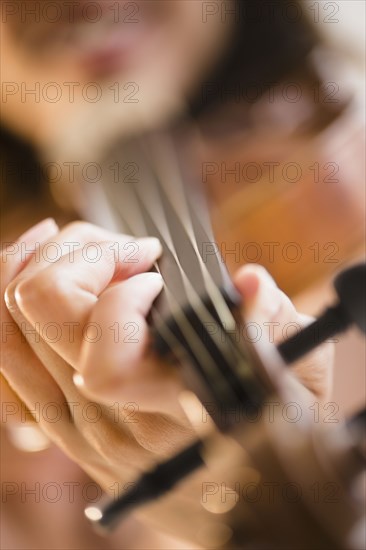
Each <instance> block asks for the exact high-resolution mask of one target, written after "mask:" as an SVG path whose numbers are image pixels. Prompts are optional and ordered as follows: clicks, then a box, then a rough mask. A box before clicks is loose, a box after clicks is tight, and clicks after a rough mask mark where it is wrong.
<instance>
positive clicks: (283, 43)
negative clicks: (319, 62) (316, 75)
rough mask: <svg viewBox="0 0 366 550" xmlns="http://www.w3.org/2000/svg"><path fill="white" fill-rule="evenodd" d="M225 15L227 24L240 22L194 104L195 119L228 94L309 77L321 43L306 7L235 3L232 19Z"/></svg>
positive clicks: (265, 0) (283, 0) (260, 0)
mask: <svg viewBox="0 0 366 550" xmlns="http://www.w3.org/2000/svg"><path fill="white" fill-rule="evenodd" d="M224 4H225V6H226V5H229V2H225V3H224ZM226 9H228V10H229V7H227V8H226V7H224V9H223V12H222V18H226V17H227V18H230V17H232V18H233V19H234V20H235V30H234V35H233V39H232V40H231V43H230V44H229V46H228V47H227V49H226V51H225V52H224V54H223V56H222V58H221V60H220V62H219V63H218V64H217V66H216V68H215V70H214V71H212V72H211V74H210V75H207V76H206V78H205V82H204V83H201V87H200V89H199V90H197V91H196V92H197V93H196V96H195V97H194V98H192V102H191V111H192V114H193V115H196V116H197V115H199V114H201V113H202V112H204V111H207V110H208V109H212V108H214V107H215V104H216V103H217V102H218V101H220V96H222V92H223V91H224V92H225V91H226V92H227V93H228V94H229V93H230V92H232V91H233V90H235V89H238V88H242V89H246V88H248V87H254V88H257V89H259V90H262V91H265V89H266V88H268V87H269V86H270V85H272V84H273V83H277V82H278V81H279V80H280V79H281V78H283V77H284V76H286V75H287V74H288V73H290V72H292V71H294V70H298V69H300V72H301V69H304V71H305V70H306V71H307V72H308V70H309V68H308V67H306V65H307V63H306V61H305V60H306V57H307V55H308V54H309V53H310V52H311V50H312V49H313V48H314V47H315V46H316V45H317V44H318V43H319V41H320V39H319V36H318V34H317V32H316V29H315V26H314V25H313V24H311V22H310V21H309V20H308V18H307V16H306V13H305V9H304V2H300V1H297V2H294V1H289V0H234V6H233V8H232V9H231V10H230V13H226ZM210 84H211V87H210Z"/></svg>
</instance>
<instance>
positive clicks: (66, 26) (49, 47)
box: [23, 9, 157, 74]
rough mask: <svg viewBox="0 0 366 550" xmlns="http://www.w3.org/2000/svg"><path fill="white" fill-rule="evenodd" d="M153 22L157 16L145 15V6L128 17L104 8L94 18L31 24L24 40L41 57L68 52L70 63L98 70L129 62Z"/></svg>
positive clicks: (154, 22) (26, 30)
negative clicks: (92, 20)
mask: <svg viewBox="0 0 366 550" xmlns="http://www.w3.org/2000/svg"><path fill="white" fill-rule="evenodd" d="M156 26H157V25H156V18H155V19H154V18H152V17H147V16H146V13H145V10H141V9H139V11H138V12H137V13H136V15H135V17H134V18H131V17H127V16H124V17H122V16H120V17H116V13H115V11H112V10H106V9H104V10H103V12H102V14H101V17H100V18H99V19H98V21H96V22H90V21H86V20H85V18H84V19H82V18H80V17H78V18H76V19H75V20H73V21H72V22H71V23H70V22H68V23H66V22H65V21H62V22H58V23H55V24H52V23H49V24H46V25H44V26H42V25H37V24H34V25H30V26H28V27H27V28H25V29H24V34H23V40H24V43H25V45H26V46H27V48H29V50H30V51H32V50H33V51H34V52H37V54H38V55H41V56H42V57H43V56H46V57H52V56H54V54H56V55H57V57H60V56H63V55H67V57H68V59H70V60H72V62H73V63H76V64H78V65H81V66H82V68H85V69H87V70H88V71H91V72H93V73H97V74H99V73H108V72H111V71H113V70H116V69H121V68H123V67H126V66H128V65H130V64H131V63H132V61H133V59H134V57H135V54H136V53H137V51H138V50H139V49H140V48H141V46H142V45H144V44H145V41H146V39H147V37H148V35H149V34H150V33H151V31H152V30H153V29H154V28H156Z"/></svg>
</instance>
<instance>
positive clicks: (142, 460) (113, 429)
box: [1, 220, 332, 535]
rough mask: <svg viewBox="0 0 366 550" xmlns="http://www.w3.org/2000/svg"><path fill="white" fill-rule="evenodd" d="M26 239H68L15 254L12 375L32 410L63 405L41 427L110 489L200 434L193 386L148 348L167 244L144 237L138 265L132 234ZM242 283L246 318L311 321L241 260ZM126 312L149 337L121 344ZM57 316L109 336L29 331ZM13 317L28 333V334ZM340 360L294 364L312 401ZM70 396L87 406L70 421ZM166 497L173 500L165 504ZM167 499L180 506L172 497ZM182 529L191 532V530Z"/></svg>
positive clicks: (41, 229)
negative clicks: (189, 408) (192, 411)
mask: <svg viewBox="0 0 366 550" xmlns="http://www.w3.org/2000/svg"><path fill="white" fill-rule="evenodd" d="M75 241H78V242H79V243H80V247H79V248H78V249H76V250H75V254H74V257H71V256H70V255H68V254H67V253H66V251H67V247H66V245H65V243H68V242H75ZM21 242H24V243H26V248H27V250H32V248H33V249H34V250H35V249H36V248H37V246H40V247H41V248H40V251H41V257H42V250H43V249H44V247H47V246H48V245H49V243H51V242H52V243H58V244H59V245H60V246H61V247H62V248H63V251H64V255H63V256H62V257H61V258H60V259H59V260H58V261H56V262H55V263H52V264H49V263H48V262H46V261H44V260H41V261H39V260H37V255H33V256H31V255H30V256H29V255H28V256H27V259H26V261H24V259H23V261H22V258H21V254H20V253H14V254H13V253H11V252H13V250H14V249H13V248H12V249H11V250H9V249H8V252H6V251H5V252H4V254H3V258H2V262H1V267H2V273H1V280H2V285H3V286H2V289H1V292H2V294H3V295H4V296H5V299H4V301H3V302H2V318H3V319H4V322H5V323H8V324H9V325H7V326H9V327H11V329H9V332H11V335H10V336H9V337H8V338H7V340H6V344H5V346H4V348H3V350H2V373H3V376H4V377H5V378H6V380H7V382H8V384H9V386H10V388H11V390H12V391H13V392H14V393H15V394H16V395H17V396H18V397H19V398H20V399H21V400H22V401H23V402H24V403H25V404H26V406H27V407H28V408H29V409H30V410H34V409H35V407H36V403H40V407H41V410H43V407H45V406H46V404H47V403H49V402H52V403H57V404H58V408H59V410H61V411H62V416H61V418H60V420H59V421H57V422H49V421H48V418H47V417H45V415H42V414H41V415H40V417H39V419H38V420H39V425H40V427H41V428H42V430H44V431H45V433H46V434H47V435H48V437H49V438H50V439H51V440H52V441H54V442H56V443H57V445H58V446H59V447H60V448H61V449H62V450H64V451H65V452H66V454H67V455H68V456H69V457H71V458H72V459H73V460H74V461H76V462H77V463H78V464H80V466H81V467H82V468H83V469H84V470H85V471H86V472H87V473H88V474H89V475H91V476H92V477H93V478H94V479H95V480H96V481H98V483H100V484H101V485H102V487H104V488H105V489H106V490H107V491H108V490H109V491H110V488H111V486H113V483H115V481H116V480H118V481H119V482H121V483H126V482H128V481H131V480H132V479H134V478H136V477H137V476H138V474H139V472H141V471H142V470H144V469H146V468H147V467H149V466H150V465H151V464H153V463H155V462H156V461H157V460H158V459H162V458H164V457H166V456H169V455H170V454H171V453H172V452H174V450H176V449H177V448H180V447H181V446H183V445H185V444H187V443H188V442H189V441H191V440H192V438H193V436H194V431H193V430H192V428H191V426H190V424H189V422H188V420H187V418H186V417H185V415H184V413H183V411H182V410H181V408H180V407H179V404H178V397H179V394H180V393H181V391H182V389H183V385H182V382H181V380H180V379H179V376H178V373H177V370H176V369H174V368H172V367H171V366H170V365H166V364H162V363H161V362H160V361H158V360H157V358H156V357H155V356H154V355H153V354H152V351H151V349H150V347H149V336H148V327H147V324H146V321H145V318H146V315H147V313H148V310H149V308H150V306H151V304H152V302H153V300H154V299H155V297H156V296H157V295H158V294H159V292H160V291H161V288H162V284H163V283H162V281H161V278H160V276H159V275H155V274H153V275H152V274H151V273H146V270H147V269H149V268H150V267H151V265H152V263H153V262H154V261H155V260H156V259H157V257H158V256H159V255H160V252H161V249H160V245H159V243H158V242H157V241H156V240H155V239H147V240H142V241H136V242H137V245H138V249H139V252H138V256H137V257H138V262H137V263H133V264H132V263H131V264H126V263H124V256H123V254H122V255H121V256H120V257H118V258H116V257H114V254H110V248H109V247H110V245H111V243H116V242H118V243H120V244H121V248H122V246H123V245H124V244H125V243H126V242H131V237H129V236H125V235H119V234H112V233H109V232H107V231H105V230H104V229H101V228H98V227H95V226H92V225H90V224H86V223H83V222H78V223H73V224H70V225H68V226H66V227H65V228H63V229H61V230H59V228H58V227H57V226H56V224H55V223H54V222H53V221H52V220H45V221H44V222H42V223H41V224H40V225H38V226H36V227H34V228H32V229H31V230H30V232H28V233H27V234H25V235H23V236H22V237H20V239H19V240H18V241H17V243H16V244H18V245H19V244H20V243H21ZM90 242H96V243H99V245H100V247H101V249H102V250H103V255H102V258H101V260H100V261H98V262H96V263H95V264H90V263H89V262H85V260H84V259H83V255H82V247H83V246H84V245H85V244H86V243H90ZM37 243H40V244H37ZM16 248H17V247H16ZM9 252H10V253H9ZM235 283H236V286H237V288H238V290H239V292H240V293H241V295H242V297H243V302H244V304H245V307H244V310H243V313H244V315H245V318H246V320H248V321H251V322H256V323H259V324H262V323H263V322H265V321H273V322H278V323H279V326H278V327H277V328H276V330H278V332H277V333H276V334H275V339H276V340H278V339H279V337H280V334H281V329H282V328H283V326H284V325H285V324H287V323H289V322H297V323H301V324H303V323H304V319H303V316H301V315H300V314H298V313H297V312H296V310H295V308H294V306H293V305H292V303H291V301H290V300H289V299H288V298H287V297H286V296H285V295H284V294H283V293H282V292H281V291H280V289H278V288H277V287H276V285H275V283H274V281H273V280H272V278H271V277H270V276H269V274H268V273H267V272H265V270H264V269H263V268H261V267H260V266H254V265H252V266H251V265H249V266H245V267H243V268H241V269H240V270H239V271H238V272H237V274H236V276H235ZM116 319H118V320H119V321H121V322H125V321H126V322H130V321H131V320H133V322H135V323H137V325H138V327H139V338H138V342H136V343H123V342H122V343H121V342H115V341H114V338H113V337H112V332H111V331H110V330H108V327H109V326H111V324H113V322H114V321H115V320H116ZM50 321H52V322H53V323H57V324H58V325H59V326H65V323H70V322H73V323H77V325H76V326H77V327H80V328H82V327H85V325H86V324H87V323H90V322H92V323H97V324H98V325H99V326H100V327H101V334H102V336H101V338H100V340H99V341H98V342H96V343H90V342H88V341H87V340H86V339H85V338H83V336H82V331H80V330H79V328H78V329H77V330H76V331H75V338H74V341H73V342H72V343H70V340H69V338H68V337H66V336H65V337H63V338H61V339H60V340H59V341H57V342H56V343H53V342H52V341H51V340H50V339H47V338H45V337H44V333H43V331H42V328H41V329H40V337H38V336H35V335H34V334H31V333H30V329H32V328H33V329H34V328H36V329H37V327H38V330H39V328H40V327H44V325H45V324H46V323H49V322H50ZM14 322H15V324H16V325H17V326H18V327H20V328H21V329H22V330H23V332H24V333H26V334H27V336H26V340H25V339H24V337H22V333H21V331H19V330H16V328H15V327H16V325H14ZM50 338H52V336H50ZM331 358H332V349H331V348H330V347H329V346H328V345H326V346H323V347H322V348H321V349H319V350H318V351H317V352H316V353H314V354H312V355H310V356H308V357H307V359H306V361H302V362H301V363H299V364H297V365H296V366H295V367H294V373H295V375H296V378H297V379H298V380H300V381H301V382H302V384H303V385H304V386H305V388H307V389H308V390H310V392H312V393H313V399H314V397H315V398H316V400H322V399H325V398H327V396H328V395H329V390H330V383H329V382H330V365H331ZM75 373H79V374H81V375H82V377H83V383H82V384H81V385H80V384H79V385H78V386H76V385H75V384H74V382H73V376H74V374H75ZM162 396H164V399H162ZM90 400H92V401H93V402H96V403H98V404H100V405H101V408H100V411H101V414H100V418H99V419H98V422H96V423H95V422H88V420H87V419H86V418H85V415H82V414H81V413H82V411H83V410H85V407H86V406H87V404H88V403H89V402H90ZM116 400H118V402H119V403H120V404H121V403H135V404H137V409H135V410H134V422H132V423H130V422H128V421H126V415H128V414H130V413H131V411H130V410H129V409H123V408H122V410H121V407H119V415H118V417H117V418H116V416H115V413H114V414H111V409H110V407H111V406H113V404H114V403H115V402H116ZM67 403H69V404H70V403H78V404H79V405H78V406H77V407H76V408H74V412H73V414H72V416H71V418H70V411H69V409H68V407H67V405H66V404H67ZM103 405H104V406H105V407H103ZM69 407H70V405H69ZM113 410H114V409H113ZM122 472H123V473H122ZM196 481H197V480H196ZM184 502H185V501H184V500H183V501H182V503H181V502H180V500H179V496H177V497H176V501H175V502H174V505H175V507H176V506H178V509H179V505H183V504H184ZM196 504H197V503H196ZM161 506H162V508H163V509H164V503H163V504H162V505H161ZM168 508H169V511H170V513H172V508H171V504H170V505H169V507H168ZM173 509H174V508H173ZM160 513H161V510H160ZM195 513H197V511H195ZM154 517H155V516H154ZM160 517H162V516H160ZM163 517H165V516H163ZM155 522H156V518H155ZM182 534H185V535H186V534H187V532H186V527H183V528H182Z"/></svg>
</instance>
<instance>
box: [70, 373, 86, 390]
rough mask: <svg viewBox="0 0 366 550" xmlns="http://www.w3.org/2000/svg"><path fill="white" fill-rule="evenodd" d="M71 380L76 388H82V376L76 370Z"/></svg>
mask: <svg viewBox="0 0 366 550" xmlns="http://www.w3.org/2000/svg"><path fill="white" fill-rule="evenodd" d="M72 380H73V382H74V384H75V386H76V387H77V388H83V387H84V386H85V382H84V377H83V376H82V375H81V374H80V373H78V372H75V374H74V375H73V377H72Z"/></svg>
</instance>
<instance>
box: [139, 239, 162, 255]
mask: <svg viewBox="0 0 366 550" xmlns="http://www.w3.org/2000/svg"><path fill="white" fill-rule="evenodd" d="M138 242H139V243H140V244H141V245H142V246H144V247H146V248H148V249H149V250H150V251H151V253H152V254H154V255H156V257H159V256H160V255H161V253H162V252H163V247H162V245H161V242H160V241H159V239H157V238H155V237H144V238H143V239H139V241H138Z"/></svg>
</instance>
